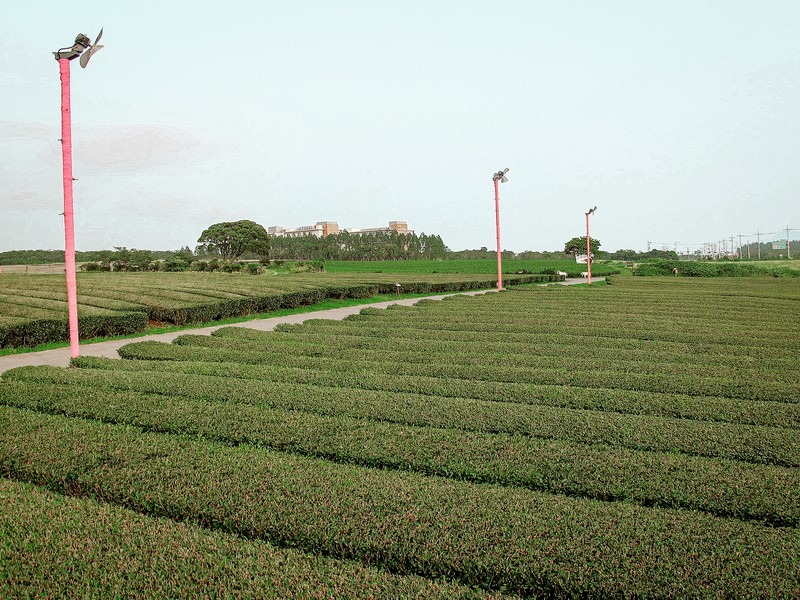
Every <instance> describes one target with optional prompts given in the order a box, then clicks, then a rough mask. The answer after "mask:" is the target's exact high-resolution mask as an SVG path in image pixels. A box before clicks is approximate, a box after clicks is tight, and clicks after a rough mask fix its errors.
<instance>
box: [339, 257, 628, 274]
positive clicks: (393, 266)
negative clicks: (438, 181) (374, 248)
mask: <svg viewBox="0 0 800 600" xmlns="http://www.w3.org/2000/svg"><path fill="white" fill-rule="evenodd" d="M621 264H623V263H613V262H609V263H606V262H604V261H597V262H595V263H594V264H593V265H592V274H593V275H596V276H598V277H602V276H605V275H611V274H613V273H619V272H620V270H621V268H622V267H620V266H619V265H621ZM502 265H503V273H504V274H507V275H512V274H515V273H518V272H520V271H525V272H529V273H545V272H549V271H563V272H566V273H569V275H570V277H580V275H581V273H582V272H583V271H585V270H586V265H581V264H578V263H576V262H575V261H574V260H519V259H513V260H504V261H503V263H502ZM325 270H326V271H328V272H329V273H448V274H455V273H459V274H473V273H474V274H482V275H493V274H496V273H497V261H496V260H494V259H464V260H383V261H327V262H326V263H325Z"/></svg>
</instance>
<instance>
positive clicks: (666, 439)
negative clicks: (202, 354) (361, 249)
mask: <svg viewBox="0 0 800 600" xmlns="http://www.w3.org/2000/svg"><path fill="white" fill-rule="evenodd" d="M3 379H4V380H33V381H40V382H45V383H51V384H57V385H67V384H76V385H78V386H91V387H98V388H99V387H105V388H107V389H113V390H127V391H137V392H144V393H157V394H161V395H164V396H165V397H170V396H179V397H190V398H194V399H198V400H207V401H216V402H234V403H244V404H255V405H259V406H266V407H270V408H281V409H284V410H300V411H304V412H312V413H316V414H322V415H343V416H351V417H356V418H364V419H373V420H378V421H387V422H391V423H398V424H407V425H418V426H433V427H445V428H455V429H462V430H464V431H476V432H483V433H509V434H518V435H527V436H532V437H541V438H546V439H554V440H563V441H572V442H579V443H584V444H608V445H612V446H621V447H625V448H631V449H637V450H651V451H656V452H671V451H675V452H683V453H685V454H690V455H698V456H708V457H719V458H730V459H733V460H741V461H745V462H753V463H763V464H776V465H782V466H790V467H796V466H800V433H798V431H797V430H793V429H786V428H776V427H761V426H754V425H735V424H729V423H708V422H704V421H692V420H688V419H672V418H668V417H655V416H642V415H629V414H620V413H608V412H601V411H586V410H574V409H564V408H553V407H549V406H536V405H526V404H513V403H508V402H496V401H484V400H471V399H464V398H443V397H438V396H424V395H420V394H410V393H403V392H387V391H376V390H366V391H364V390H358V389H351V388H335V387H324V386H317V385H307V384H293V383H281V384H280V385H276V384H275V383H274V382H270V381H257V380H242V379H230V378H227V377H211V376H204V375H185V374H180V373H165V374H163V375H160V374H159V373H153V372H150V373H146V372H134V371H100V370H96V369H92V370H88V369H71V370H65V369H60V368H57V367H24V368H19V369H13V370H11V371H7V372H6V373H4V374H3Z"/></svg>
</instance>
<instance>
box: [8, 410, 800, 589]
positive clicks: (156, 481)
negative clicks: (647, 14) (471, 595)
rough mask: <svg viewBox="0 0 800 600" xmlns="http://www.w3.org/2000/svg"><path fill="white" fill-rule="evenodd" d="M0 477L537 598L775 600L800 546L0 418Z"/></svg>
mask: <svg viewBox="0 0 800 600" xmlns="http://www.w3.org/2000/svg"><path fill="white" fill-rule="evenodd" d="M0 473H2V474H4V475H5V476H9V477H12V478H14V479H18V480H21V481H26V482H30V483H36V484H38V485H43V486H46V487H48V488H50V489H51V490H53V491H58V492H61V493H68V494H71V495H88V496H92V497H95V498H97V499H99V500H103V501H107V502H111V503H114V504H118V505H121V506H124V507H127V508H131V509H134V510H136V511H139V512H142V513H145V514H149V515H151V516H163V517H168V518H170V519H173V520H176V521H191V522H195V523H198V524H200V525H202V526H204V527H208V528H212V529H217V530H222V531H225V532H230V533H236V534H239V535H242V536H244V537H246V538H252V539H262V540H265V541H268V542H270V543H273V544H277V545H280V546H291V547H296V548H299V549H302V550H304V551H307V552H313V553H316V554H321V555H326V556H331V557H335V558H340V559H355V560H359V561H361V562H362V563H364V564H370V565H376V566H380V567H382V568H384V569H387V570H389V571H392V572H398V573H413V574H417V575H420V576H423V577H428V578H432V579H439V578H447V579H449V580H453V581H458V582H460V583H463V584H467V585H475V586H481V587H484V588H486V589H490V590H504V591H507V592H510V593H517V594H524V595H537V596H548V597H556V596H558V597H564V596H571V597H577V596H583V597H589V596H593V597H611V596H615V597H622V596H626V597H632V596H656V595H657V596H669V597H684V596H698V595H703V596H723V597H724V596H728V597H733V596H737V597H741V596H750V597H753V596H762V597H763V596H784V597H791V596H793V595H795V594H796V592H797V590H798V587H799V586H800V576H798V573H800V538H798V536H797V530H796V529H793V528H789V529H785V528H775V527H765V526H762V525H758V524H755V523H746V522H742V521H739V520H735V519H723V518H719V517H715V516H710V515H706V514H704V513H701V512H695V511H683V510H670V509H659V508H652V507H651V508H643V507H640V506H636V505H633V504H626V503H606V502H598V501H589V500H583V499H575V498H568V497H565V496H554V495H549V494H543V493H539V492H533V491H529V490H522V489H519V488H505V487H499V486H493V485H485V484H483V485H475V484H470V483H463V482H456V481H449V480H445V479H442V478H433V477H429V476H422V475H418V474H415V473H409V472H403V473H398V472H394V471H380V470H376V469H367V468H364V467H359V466H351V465H341V464H334V463H330V462H328V461H323V460H318V459H313V458H305V457H298V456H292V455H287V454H285V453H275V452H272V451H268V450H264V449H258V448H253V447H252V446H249V445H241V446H238V447H236V448H230V447H225V446H220V445H218V444H215V443H212V442H208V441H192V440H189V439H187V438H185V437H173V436H164V435H160V434H159V435H156V434H148V433H142V432H140V431H139V430H137V429H135V428H132V427H120V426H109V425H103V424H98V423H95V422H86V421H81V420H75V419H67V418H64V417H55V416H50V415H42V414H36V413H31V412H30V411H21V410H17V409H12V408H7V407H5V408H3V409H2V410H0Z"/></svg>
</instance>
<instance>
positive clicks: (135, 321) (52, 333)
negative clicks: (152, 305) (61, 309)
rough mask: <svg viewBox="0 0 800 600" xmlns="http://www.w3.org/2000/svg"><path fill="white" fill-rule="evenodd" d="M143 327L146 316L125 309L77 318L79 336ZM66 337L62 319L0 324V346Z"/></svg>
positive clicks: (29, 343)
mask: <svg viewBox="0 0 800 600" xmlns="http://www.w3.org/2000/svg"><path fill="white" fill-rule="evenodd" d="M145 327H147V315H146V314H145V313H142V312H127V313H116V314H104V315H85V316H80V317H78V330H79V333H80V336H81V338H82V339H89V338H93V337H100V336H108V337H111V336H119V335H127V334H129V333H135V332H137V331H141V330H143V329H144V328H145ZM64 339H69V322H68V321H67V319H66V318H63V319H41V320H36V321H27V322H24V323H19V324H15V325H7V326H0V348H11V347H22V346H38V345H39V344H46V343H49V342H57V341H60V340H64Z"/></svg>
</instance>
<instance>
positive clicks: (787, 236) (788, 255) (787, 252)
mask: <svg viewBox="0 0 800 600" xmlns="http://www.w3.org/2000/svg"><path fill="white" fill-rule="evenodd" d="M786 258H792V250H791V248H790V247H789V226H788V225H787V226H786Z"/></svg>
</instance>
